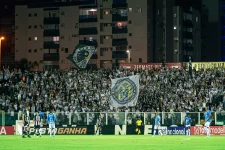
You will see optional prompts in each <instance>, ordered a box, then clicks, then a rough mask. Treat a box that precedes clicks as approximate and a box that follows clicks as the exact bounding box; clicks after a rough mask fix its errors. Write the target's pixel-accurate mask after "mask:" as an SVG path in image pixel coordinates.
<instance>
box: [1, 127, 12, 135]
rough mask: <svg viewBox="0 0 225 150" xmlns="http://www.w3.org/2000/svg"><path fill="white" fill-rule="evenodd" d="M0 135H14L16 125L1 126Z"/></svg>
mask: <svg viewBox="0 0 225 150" xmlns="http://www.w3.org/2000/svg"><path fill="white" fill-rule="evenodd" d="M0 135H14V126H0Z"/></svg>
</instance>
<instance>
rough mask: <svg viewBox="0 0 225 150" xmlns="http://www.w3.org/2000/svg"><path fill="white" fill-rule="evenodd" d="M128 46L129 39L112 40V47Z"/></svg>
mask: <svg viewBox="0 0 225 150" xmlns="http://www.w3.org/2000/svg"><path fill="white" fill-rule="evenodd" d="M127 44H128V42H127V39H112V46H125V45H127Z"/></svg>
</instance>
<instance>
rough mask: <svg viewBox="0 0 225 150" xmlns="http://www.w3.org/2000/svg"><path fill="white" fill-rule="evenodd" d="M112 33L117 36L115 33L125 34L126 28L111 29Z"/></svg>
mask: <svg viewBox="0 0 225 150" xmlns="http://www.w3.org/2000/svg"><path fill="white" fill-rule="evenodd" d="M112 33H113V34H117V33H127V27H121V28H119V27H112Z"/></svg>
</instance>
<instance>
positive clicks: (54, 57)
mask: <svg viewBox="0 0 225 150" xmlns="http://www.w3.org/2000/svg"><path fill="white" fill-rule="evenodd" d="M43 57H44V58H43V61H59V53H44V56H43Z"/></svg>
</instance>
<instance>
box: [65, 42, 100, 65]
mask: <svg viewBox="0 0 225 150" xmlns="http://www.w3.org/2000/svg"><path fill="white" fill-rule="evenodd" d="M95 52H96V47H95V46H88V45H83V44H79V45H77V47H76V48H75V50H74V51H73V53H72V54H70V55H69V56H68V57H67V59H69V60H70V61H71V62H73V63H74V64H75V65H76V66H77V67H78V68H79V69H85V68H86V67H87V64H88V62H89V60H90V58H91V56H92V55H93V54H94V53H95Z"/></svg>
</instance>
